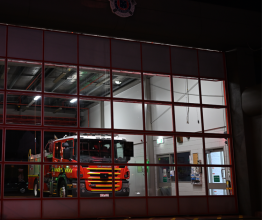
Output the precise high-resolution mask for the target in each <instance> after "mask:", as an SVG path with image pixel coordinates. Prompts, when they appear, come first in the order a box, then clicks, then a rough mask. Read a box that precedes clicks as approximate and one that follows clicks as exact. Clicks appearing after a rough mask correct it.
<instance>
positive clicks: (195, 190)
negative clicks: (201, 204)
mask: <svg viewBox="0 0 262 220" xmlns="http://www.w3.org/2000/svg"><path fill="white" fill-rule="evenodd" d="M177 169H178V170H177V173H178V189H179V195H180V196H199V195H206V191H205V188H206V186H205V172H204V167H188V166H183V167H178V168H177Z"/></svg>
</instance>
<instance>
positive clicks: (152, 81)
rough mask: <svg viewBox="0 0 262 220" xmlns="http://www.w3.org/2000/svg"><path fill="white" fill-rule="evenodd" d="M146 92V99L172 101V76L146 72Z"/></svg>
mask: <svg viewBox="0 0 262 220" xmlns="http://www.w3.org/2000/svg"><path fill="white" fill-rule="evenodd" d="M144 94H145V95H144V97H145V99H146V100H156V101H171V92H170V77H169V76H167V75H156V74H151V73H144Z"/></svg>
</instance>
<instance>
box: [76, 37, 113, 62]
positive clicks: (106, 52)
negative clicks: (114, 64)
mask: <svg viewBox="0 0 262 220" xmlns="http://www.w3.org/2000/svg"><path fill="white" fill-rule="evenodd" d="M79 63H80V64H83V65H90V66H103V67H109V66H110V40H109V39H108V38H103V37H93V36H82V35H79Z"/></svg>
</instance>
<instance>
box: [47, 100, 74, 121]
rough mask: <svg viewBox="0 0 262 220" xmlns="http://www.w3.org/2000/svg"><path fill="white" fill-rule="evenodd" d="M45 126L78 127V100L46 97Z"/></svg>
mask: <svg viewBox="0 0 262 220" xmlns="http://www.w3.org/2000/svg"><path fill="white" fill-rule="evenodd" d="M44 107H45V111H44V112H45V114H44V124H45V125H56V126H57V125H58V126H77V98H70V99H69V98H62V97H47V96H46V97H45V106H44Z"/></svg>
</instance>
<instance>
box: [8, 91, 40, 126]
mask: <svg viewBox="0 0 262 220" xmlns="http://www.w3.org/2000/svg"><path fill="white" fill-rule="evenodd" d="M6 123H8V124H31V125H40V124H41V96H40V95H35V96H31V95H16V94H13V95H12V94H8V95H7V105H6Z"/></svg>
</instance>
